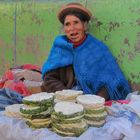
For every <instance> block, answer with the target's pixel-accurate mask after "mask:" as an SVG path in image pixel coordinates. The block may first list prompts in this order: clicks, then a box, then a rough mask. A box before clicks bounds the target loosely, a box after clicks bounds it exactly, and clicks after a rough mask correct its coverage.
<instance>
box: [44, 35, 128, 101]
mask: <svg viewBox="0 0 140 140" xmlns="http://www.w3.org/2000/svg"><path fill="white" fill-rule="evenodd" d="M70 64H73V67H74V72H75V75H76V79H77V80H78V82H79V84H80V86H81V88H82V90H83V92H84V93H85V94H96V93H97V92H98V91H99V90H100V89H101V88H102V87H105V88H106V89H107V91H108V94H109V96H110V99H111V100H119V99H125V97H126V95H127V94H128V93H129V92H130V88H129V85H128V82H127V80H126V79H125V77H124V75H123V73H122V72H121V70H120V68H119V67H118V65H117V63H116V60H115V59H114V57H113V56H112V54H111V53H110V52H109V50H108V48H107V46H105V45H104V44H103V43H102V42H101V41H99V40H97V39H96V38H94V37H93V36H91V35H90V34H88V35H87V38H86V40H85V41H84V42H83V43H82V44H81V45H80V46H79V47H77V48H75V49H74V48H73V44H71V43H69V42H68V40H67V38H66V36H58V37H57V38H56V39H55V41H54V44H53V47H52V49H51V52H50V55H49V57H48V59H47V61H46V62H45V63H44V65H43V68H42V73H43V77H44V74H45V73H46V72H49V71H51V70H53V69H57V68H59V67H64V66H67V65H70Z"/></svg>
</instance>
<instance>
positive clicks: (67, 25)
mask: <svg viewBox="0 0 140 140" xmlns="http://www.w3.org/2000/svg"><path fill="white" fill-rule="evenodd" d="M85 31H86V22H82V21H81V20H80V19H79V18H78V17H76V16H74V15H67V16H66V17H65V21H64V32H65V34H66V36H67V37H68V39H69V40H71V41H72V42H73V43H77V42H79V41H80V40H82V39H83V37H84V36H85Z"/></svg>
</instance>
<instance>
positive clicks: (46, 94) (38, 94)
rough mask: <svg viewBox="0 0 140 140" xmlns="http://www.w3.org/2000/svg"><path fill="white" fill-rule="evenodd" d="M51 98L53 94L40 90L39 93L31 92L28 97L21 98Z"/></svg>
mask: <svg viewBox="0 0 140 140" xmlns="http://www.w3.org/2000/svg"><path fill="white" fill-rule="evenodd" d="M51 98H53V95H52V94H50V93H47V92H41V93H36V94H32V95H30V96H28V97H24V98H23V100H28V101H42V100H47V99H51Z"/></svg>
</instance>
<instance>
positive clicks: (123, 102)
mask: <svg viewBox="0 0 140 140" xmlns="http://www.w3.org/2000/svg"><path fill="white" fill-rule="evenodd" d="M114 103H121V104H128V103H129V100H116V101H113V100H110V101H106V102H105V106H111V105H112V104H114Z"/></svg>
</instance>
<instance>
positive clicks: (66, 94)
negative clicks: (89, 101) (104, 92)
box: [54, 90, 83, 103]
mask: <svg viewBox="0 0 140 140" xmlns="http://www.w3.org/2000/svg"><path fill="white" fill-rule="evenodd" d="M82 94H83V91H80V90H62V91H56V92H55V94H54V96H55V102H56V103H57V102H60V101H69V102H76V98H77V97H78V96H79V95H82Z"/></svg>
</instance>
